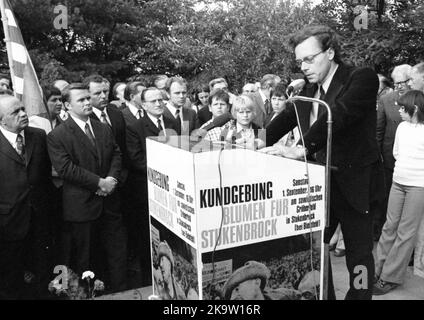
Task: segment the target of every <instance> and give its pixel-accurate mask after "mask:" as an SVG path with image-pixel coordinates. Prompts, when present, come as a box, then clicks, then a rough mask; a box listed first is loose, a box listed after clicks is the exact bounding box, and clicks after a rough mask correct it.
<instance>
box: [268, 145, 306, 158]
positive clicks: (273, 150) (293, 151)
mask: <svg viewBox="0 0 424 320" xmlns="http://www.w3.org/2000/svg"><path fill="white" fill-rule="evenodd" d="M260 152H263V153H266V154H272V155H275V156H282V157H285V158H289V159H303V158H304V156H305V148H303V147H298V146H293V147H285V146H283V145H281V144H278V143H277V144H274V145H273V146H272V147H268V148H264V149H261V150H260Z"/></svg>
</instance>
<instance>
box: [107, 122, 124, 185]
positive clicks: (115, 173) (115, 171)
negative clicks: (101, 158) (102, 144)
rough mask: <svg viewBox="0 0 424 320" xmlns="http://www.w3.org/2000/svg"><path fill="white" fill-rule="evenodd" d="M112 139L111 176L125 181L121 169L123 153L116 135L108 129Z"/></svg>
mask: <svg viewBox="0 0 424 320" xmlns="http://www.w3.org/2000/svg"><path fill="white" fill-rule="evenodd" d="M108 134H109V137H108V139H110V141H113V145H114V146H113V154H112V160H111V162H110V168H109V172H108V176H109V177H114V178H115V179H116V180H118V181H119V182H123V181H122V179H121V170H122V153H121V150H120V149H119V146H118V143H117V142H116V140H115V137H114V136H113V133H112V130H110V129H109V130H108Z"/></svg>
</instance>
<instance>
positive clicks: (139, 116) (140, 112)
mask: <svg viewBox="0 0 424 320" xmlns="http://www.w3.org/2000/svg"><path fill="white" fill-rule="evenodd" d="M141 118H143V111H142V110H141V109H138V111H137V119H141Z"/></svg>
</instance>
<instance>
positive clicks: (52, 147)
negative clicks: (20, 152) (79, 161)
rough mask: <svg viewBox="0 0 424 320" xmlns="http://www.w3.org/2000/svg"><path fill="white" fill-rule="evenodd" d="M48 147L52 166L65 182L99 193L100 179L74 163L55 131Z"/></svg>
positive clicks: (50, 136) (50, 137) (51, 134)
mask: <svg viewBox="0 0 424 320" xmlns="http://www.w3.org/2000/svg"><path fill="white" fill-rule="evenodd" d="M47 147H48V152H49V156H50V160H51V162H52V165H53V167H54V168H55V170H56V172H57V173H58V175H59V176H60V177H61V178H62V179H63V180H65V181H69V182H71V183H73V184H75V185H77V186H79V187H81V188H85V189H87V190H90V191H92V192H96V191H97V189H98V184H99V181H100V177H99V176H98V175H96V174H94V173H92V172H90V171H88V170H86V169H84V168H82V167H80V166H78V165H76V164H75V163H73V162H72V159H71V156H70V154H69V153H68V152H67V150H66V148H65V146H64V143H63V140H62V139H60V138H59V137H58V136H57V134H56V133H55V132H54V131H52V132H50V133H49V135H48V136H47Z"/></svg>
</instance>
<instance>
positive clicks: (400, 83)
mask: <svg viewBox="0 0 424 320" xmlns="http://www.w3.org/2000/svg"><path fill="white" fill-rule="evenodd" d="M409 80H411V79H406V80H405V81H399V82H395V83H394V84H393V85H394V86H395V88H396V87H400V86H404V85H406V84H408V82H409Z"/></svg>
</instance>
